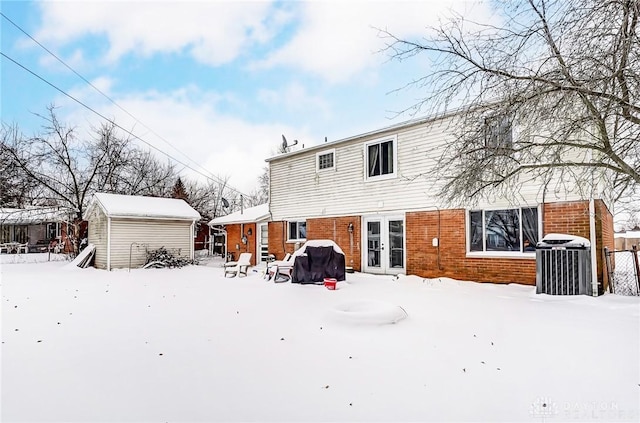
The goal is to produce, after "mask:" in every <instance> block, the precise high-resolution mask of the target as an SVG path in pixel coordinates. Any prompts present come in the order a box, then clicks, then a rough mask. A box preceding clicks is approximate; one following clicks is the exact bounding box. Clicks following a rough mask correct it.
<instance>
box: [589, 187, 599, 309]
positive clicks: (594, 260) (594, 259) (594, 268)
mask: <svg viewBox="0 0 640 423" xmlns="http://www.w3.org/2000/svg"><path fill="white" fill-rule="evenodd" d="M589 241H590V242H591V295H593V296H594V297H597V296H598V254H597V252H598V251H597V250H598V249H597V245H596V206H595V201H594V200H593V197H591V198H590V199H589Z"/></svg>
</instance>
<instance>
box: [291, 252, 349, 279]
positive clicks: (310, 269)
mask: <svg viewBox="0 0 640 423" xmlns="http://www.w3.org/2000/svg"><path fill="white" fill-rule="evenodd" d="M345 273H346V272H345V265H344V254H340V253H338V252H337V251H335V250H334V249H333V247H311V246H307V247H306V249H305V254H303V255H301V256H297V257H296V259H295V261H294V262H293V273H292V275H291V282H294V283H316V282H323V281H324V278H333V279H336V280H338V281H343V280H345Z"/></svg>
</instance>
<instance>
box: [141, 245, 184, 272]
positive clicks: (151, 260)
mask: <svg viewBox="0 0 640 423" xmlns="http://www.w3.org/2000/svg"><path fill="white" fill-rule="evenodd" d="M178 254H180V251H178ZM188 264H194V262H193V260H189V259H186V258H184V257H181V256H179V255H177V254H173V253H172V252H170V251H169V250H167V249H166V248H165V247H164V246H162V247H160V248H158V249H157V250H152V251H147V261H146V263H145V264H144V266H143V267H144V268H149V267H169V268H174V267H184V266H186V265H188Z"/></svg>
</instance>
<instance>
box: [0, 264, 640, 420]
mask: <svg viewBox="0 0 640 423" xmlns="http://www.w3.org/2000/svg"><path fill="white" fill-rule="evenodd" d="M35 256H36V255H33V256H32V255H27V257H26V258H25V260H17V259H16V258H15V257H14V258H13V259H14V260H13V261H14V262H11V260H10V259H11V257H10V256H7V255H3V256H1V258H2V267H1V270H0V276H1V287H0V288H1V290H2V291H1V294H2V310H1V313H2V349H1V352H2V368H1V370H2V374H1V384H0V388H1V401H0V404H1V417H2V421H3V422H14V421H28V422H45V421H50V422H98V421H101V422H123V421H129V422H180V421H183V422H215V421H224V422H239V421H274V422H283V421H299V422H310V421H368V422H371V421H394V422H399V421H540V422H542V421H547V422H555V421H638V419H639V416H640V414H639V410H640V366H639V363H640V360H639V357H640V347H639V339H640V298H638V297H622V296H616V295H604V296H602V297H599V298H590V297H586V296H575V297H551V296H546V295H536V294H535V289H534V288H533V287H530V286H522V285H516V284H512V285H506V286H504V285H492V284H477V283H471V282H459V281H453V280H445V279H432V280H425V279H421V278H418V277H415V276H406V277H400V278H398V279H394V278H392V277H389V276H372V275H365V274H357V273H356V274H348V275H347V281H346V282H340V283H338V289H337V290H336V291H330V290H327V289H325V288H324V287H323V286H317V285H297V284H290V283H279V284H274V283H271V282H266V281H265V280H263V279H262V278H261V277H260V274H259V272H250V273H249V276H248V277H243V278H228V279H225V278H224V277H223V271H222V269H221V268H220V267H219V263H218V262H215V261H214V262H210V263H208V264H207V265H200V266H190V267H187V268H183V269H150V270H132V271H131V272H128V271H126V270H125V271H114V272H106V271H101V270H96V269H92V268H90V269H77V268H76V269H69V268H68V267H67V266H66V265H67V262H64V261H52V262H43V263H34V262H30V261H29V260H27V258H29V257H33V259H32V261H37V260H36V259H35ZM402 311H404V312H406V315H407V317H406V318H404V319H401V318H402V317H404V316H403V315H402ZM389 321H395V322H396V323H395V324H385V323H386V322H389Z"/></svg>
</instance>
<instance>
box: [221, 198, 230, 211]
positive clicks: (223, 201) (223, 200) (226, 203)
mask: <svg viewBox="0 0 640 423" xmlns="http://www.w3.org/2000/svg"><path fill="white" fill-rule="evenodd" d="M222 205H223V206H224V208H225V209H226V208H229V202H228V201H227V199H226V198H224V197H222Z"/></svg>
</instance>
